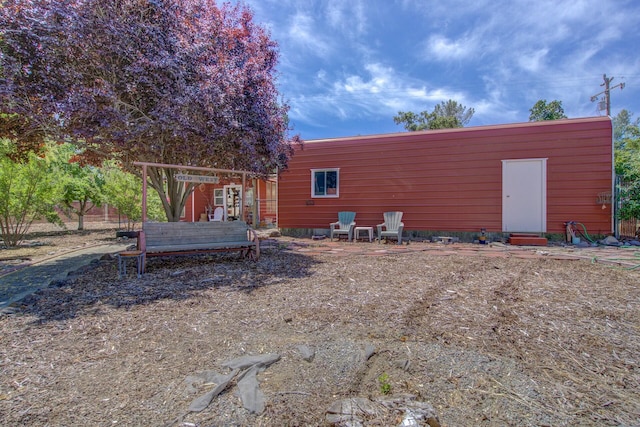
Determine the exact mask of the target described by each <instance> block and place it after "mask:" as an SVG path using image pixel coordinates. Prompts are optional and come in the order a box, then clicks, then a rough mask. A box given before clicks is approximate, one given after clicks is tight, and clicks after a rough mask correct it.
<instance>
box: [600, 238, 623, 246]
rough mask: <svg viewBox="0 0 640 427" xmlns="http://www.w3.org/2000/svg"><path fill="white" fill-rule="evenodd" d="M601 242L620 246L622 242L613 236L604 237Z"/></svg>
mask: <svg viewBox="0 0 640 427" xmlns="http://www.w3.org/2000/svg"><path fill="white" fill-rule="evenodd" d="M600 243H602V244H603V245H607V246H619V245H620V242H619V241H618V239H616V238H615V237H613V236H607V237H605V238H604V239H602V240H600Z"/></svg>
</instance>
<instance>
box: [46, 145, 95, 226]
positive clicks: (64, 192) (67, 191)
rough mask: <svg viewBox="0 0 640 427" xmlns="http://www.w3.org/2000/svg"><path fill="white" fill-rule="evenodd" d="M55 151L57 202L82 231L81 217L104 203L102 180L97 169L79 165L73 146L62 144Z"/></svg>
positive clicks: (82, 222) (82, 219) (82, 220)
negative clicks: (76, 221) (58, 198)
mask: <svg viewBox="0 0 640 427" xmlns="http://www.w3.org/2000/svg"><path fill="white" fill-rule="evenodd" d="M55 151H56V154H57V155H56V162H55V166H56V169H57V170H58V172H59V179H58V181H57V182H58V185H59V186H60V197H61V199H60V202H61V204H62V205H63V206H64V208H65V211H66V212H68V213H69V214H72V215H75V216H77V218H78V230H84V216H85V214H86V213H87V212H89V211H90V210H91V209H92V208H93V207H98V206H102V203H103V201H104V177H103V176H102V172H101V171H100V169H99V168H97V167H95V166H92V165H86V164H85V165H83V164H81V163H80V159H79V157H78V155H77V148H76V147H75V146H74V145H72V144H68V143H67V144H63V145H60V146H58V147H57V149H56V150H55Z"/></svg>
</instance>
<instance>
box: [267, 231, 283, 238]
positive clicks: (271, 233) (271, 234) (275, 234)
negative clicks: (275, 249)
mask: <svg viewBox="0 0 640 427" xmlns="http://www.w3.org/2000/svg"><path fill="white" fill-rule="evenodd" d="M281 236H282V234H280V232H279V231H278V230H273V231H272V232H270V233H269V237H281Z"/></svg>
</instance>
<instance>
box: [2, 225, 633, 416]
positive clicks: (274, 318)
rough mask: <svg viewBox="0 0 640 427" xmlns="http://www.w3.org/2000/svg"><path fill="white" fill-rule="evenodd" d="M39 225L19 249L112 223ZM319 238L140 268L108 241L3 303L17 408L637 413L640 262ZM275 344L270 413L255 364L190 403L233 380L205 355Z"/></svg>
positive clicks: (67, 243)
mask: <svg viewBox="0 0 640 427" xmlns="http://www.w3.org/2000/svg"><path fill="white" fill-rule="evenodd" d="M31 237H33V239H32V240H33V241H39V242H41V243H44V245H43V246H32V247H30V248H23V249H20V250H19V251H23V252H20V256H22V257H28V256H31V257H32V259H34V260H35V259H39V257H40V258H41V257H45V256H52V255H53V254H54V253H55V252H56V251H60V250H63V248H65V247H68V248H72V247H79V246H81V245H86V244H91V243H94V242H99V241H104V239H109V238H115V233H114V232H113V230H109V231H101V232H99V231H89V232H83V233H78V232H75V233H74V232H66V233H42V234H34V235H33V236H31ZM316 244H319V243H316V242H314V241H311V240H307V241H305V242H303V245H304V247H305V248H307V251H306V252H305V251H300V250H298V249H299V248H300V242H299V241H297V242H296V241H293V240H292V239H287V238H275V239H269V240H268V241H265V244H264V247H263V251H262V255H261V258H260V260H259V261H258V262H253V261H249V260H243V259H239V258H238V257H237V254H213V255H200V256H191V257H160V258H150V259H148V265H147V273H146V274H145V275H144V277H143V278H141V279H137V278H135V277H134V275H130V276H128V277H127V278H126V279H122V280H118V279H117V266H116V263H115V261H114V260H104V261H101V262H100V263H98V264H96V265H95V266H93V267H92V268H91V269H89V270H86V271H84V272H82V273H81V274H77V275H73V276H71V277H70V278H69V279H68V280H67V282H66V283H65V284H61V285H59V286H57V287H50V288H47V289H45V290H42V291H40V292H38V293H37V294H35V295H33V296H30V297H27V298H26V299H25V300H23V302H22V303H21V304H20V305H19V306H18V307H17V310H16V311H15V312H14V313H12V314H7V315H3V316H0V331H1V336H0V424H1V425H7V426H8V425H11V426H33V425H43V426H44V425H47V426H76V425H77V426H87V425H91V426H114V425H125V426H185V427H186V426H282V425H305V426H306V425H311V426H313V425H328V422H327V412H328V410H329V408H330V407H331V405H332V404H334V403H335V402H338V401H341V400H342V399H348V398H362V399H363V400H359V401H358V402H359V403H362V402H363V401H365V400H364V399H366V401H370V402H372V404H371V406H366V407H365V408H362V407H361V409H363V410H364V412H362V411H361V413H358V411H352V412H350V413H349V414H347V415H344V416H343V419H344V420H345V421H342V422H341V423H340V422H339V423H338V425H366V426H399V425H407V426H408V425H430V426H431V427H433V426H434V425H440V426H450V427H454V426H471V425H474V426H577V425H579V426H638V425H640V280H639V279H640V272H639V271H638V269H633V268H627V267H619V266H611V265H604V264H600V263H593V262H589V261H581V260H578V261H576V260H573V261H568V260H555V259H548V258H541V257H537V258H531V259H524V258H517V257H499V258H494V257H486V256H485V257H483V256H468V255H465V254H462V252H461V253H460V254H456V253H452V252H455V251H448V252H440V253H438V252H434V251H424V252H420V251H415V252H408V253H403V254H390V253H387V254H385V253H375V252H371V253H369V254H361V253H350V252H348V251H345V252H344V253H343V254H340V255H337V254H335V253H323V252H318V251H314V250H313V248H314V245H316ZM343 244H344V245H352V244H349V243H343ZM415 244H416V245H418V243H415ZM356 245H358V246H363V247H367V245H374V244H371V243H368V242H367V243H357V244H356ZM425 245H426V243H425ZM454 246H455V245H454ZM30 250H31V251H33V254H32V255H28V251H30ZM5 251H6V250H5ZM5 251H0V258H4V259H7V258H9V257H10V256H13V255H7V253H5ZM7 252H8V253H10V254H18V253H19V252H17V250H14V252H12V251H7ZM36 252H37V253H36ZM0 280H2V279H1V278H0ZM309 352H310V353H311V354H309ZM261 354H277V355H279V356H280V359H279V360H278V361H277V362H275V363H273V364H272V365H270V366H268V367H267V368H266V369H265V370H264V371H263V372H261V373H259V374H258V375H257V378H258V380H259V390H260V393H262V394H263V395H264V402H265V406H264V410H263V411H262V412H261V413H257V414H256V413H250V412H249V411H248V410H247V409H245V408H244V407H243V401H242V400H241V399H240V398H239V397H238V393H237V391H238V382H239V377H235V378H233V379H232V380H231V382H230V383H229V384H228V386H227V387H226V388H225V389H224V390H223V391H222V392H221V393H220V394H219V395H218V396H217V397H215V398H214V399H213V400H212V401H211V403H210V404H209V405H208V406H207V407H206V408H205V409H204V410H202V411H200V412H191V411H190V410H189V407H190V404H191V402H192V401H193V400H194V399H196V398H197V397H199V396H201V395H203V394H204V393H206V392H207V391H209V390H211V389H212V388H214V386H215V385H216V384H214V383H215V381H208V380H206V379H204V378H205V377H206V376H204V375H201V376H200V378H202V379H201V380H197V379H195V378H197V374H202V373H204V372H210V371H214V372H216V373H220V374H227V373H229V372H230V370H229V369H228V368H225V367H224V366H223V364H224V362H226V361H229V360H231V359H234V358H237V357H239V356H243V355H261ZM428 405H431V406H432V407H433V409H434V411H435V414H436V415H437V420H435V419H434V418H429V417H428V416H425V417H423V418H420V416H419V415H420V414H419V412H420V411H419V410H416V409H415V408H424V407H427V406H428ZM361 406H362V405H361ZM412 408H413V409H412ZM411 411H413V413H414V415H415V417H414V421H415V423H414V424H411V423H410V422H411V417H410V416H409V415H410V414H411V413H412V412H411ZM329 412H335V411H333V410H332V411H329ZM329 415H336V414H329ZM349 418H350V420H349ZM334 419H335V418H334ZM403 419H404V424H403ZM358 423H360V424H358Z"/></svg>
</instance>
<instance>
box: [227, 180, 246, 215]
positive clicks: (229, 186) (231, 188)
mask: <svg viewBox="0 0 640 427" xmlns="http://www.w3.org/2000/svg"><path fill="white" fill-rule="evenodd" d="M233 189H237V190H238V196H239V198H240V199H239V200H238V216H241V215H242V198H243V197H242V185H240V184H230V185H225V186H224V187H223V190H224V191H223V197H222V199H223V201H224V220H225V221H229V208H230V207H231V206H229V204H228V198H229V190H233ZM238 219H242V218H238Z"/></svg>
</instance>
